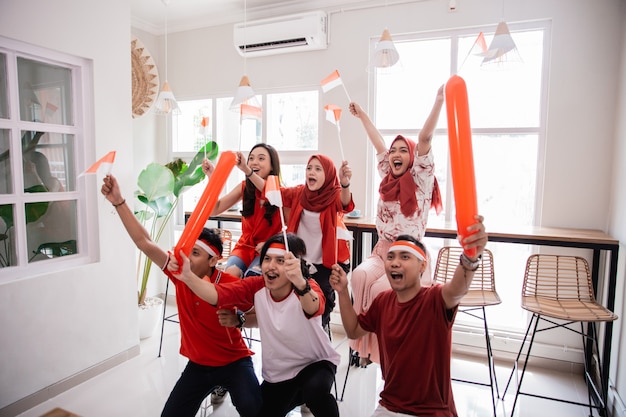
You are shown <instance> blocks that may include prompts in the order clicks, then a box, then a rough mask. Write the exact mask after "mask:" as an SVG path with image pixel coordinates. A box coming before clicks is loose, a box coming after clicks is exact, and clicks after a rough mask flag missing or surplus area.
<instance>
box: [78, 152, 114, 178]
mask: <svg viewBox="0 0 626 417" xmlns="http://www.w3.org/2000/svg"><path fill="white" fill-rule="evenodd" d="M113 162H115V151H111V152H109V153H108V154H106V155H104V156H103V157H102V158H100V159H99V160H98V161H97V162H96V163H95V164H93V165H92V166H90V167H89V168H88V169H87V170H86V171H85V172H83V174H95V173H96V172H98V170H99V169H100V168H101V167H107V170H108V171H109V172H110V171H111V167H112V166H113Z"/></svg>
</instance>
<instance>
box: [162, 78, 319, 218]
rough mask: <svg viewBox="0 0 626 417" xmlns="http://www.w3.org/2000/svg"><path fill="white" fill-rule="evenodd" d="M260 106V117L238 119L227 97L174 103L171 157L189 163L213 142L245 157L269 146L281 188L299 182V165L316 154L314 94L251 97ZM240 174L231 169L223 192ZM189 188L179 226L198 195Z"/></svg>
mask: <svg viewBox="0 0 626 417" xmlns="http://www.w3.org/2000/svg"><path fill="white" fill-rule="evenodd" d="M257 99H258V100H259V102H260V103H262V108H263V112H262V117H261V119H260V120H259V119H255V118H243V119H242V118H241V117H240V114H239V113H238V112H236V111H232V110H230V108H229V107H230V103H231V102H232V97H216V98H207V99H202V100H189V101H180V102H179V106H180V109H181V115H179V116H177V117H174V118H173V119H172V120H173V122H172V154H173V157H174V158H175V157H180V158H182V159H184V160H185V161H190V160H191V158H192V157H193V155H195V153H196V152H197V151H198V149H200V148H201V147H202V146H204V144H205V143H206V142H208V141H211V140H213V141H215V142H216V143H217V144H218V145H219V149H220V151H222V150H234V151H236V150H239V149H241V150H242V152H243V153H244V155H245V154H247V153H248V151H249V150H250V149H251V148H252V146H254V145H255V144H257V143H268V144H270V145H272V146H274V147H275V148H276V149H277V150H278V151H279V154H280V158H281V161H280V162H281V164H280V165H281V174H282V179H283V182H284V183H285V185H287V186H294V185H297V184H303V183H304V174H305V164H306V162H307V160H308V158H309V156H310V155H311V154H312V153H315V152H316V151H317V150H318V136H319V134H318V126H319V118H320V114H319V89H318V87H315V88H313V89H311V90H304V91H302V90H298V91H291V90H288V91H276V92H268V93H261V94H259V93H258V92H257ZM206 116H208V117H209V126H208V127H207V128H206V129H205V128H202V126H201V122H202V120H203V117H206ZM243 178H244V176H243V173H242V172H241V171H239V170H238V169H236V168H235V169H234V170H233V173H232V174H231V175H230V177H229V179H228V182H227V183H226V186H225V187H224V191H223V192H224V193H225V192H228V191H230V190H231V189H232V188H233V187H235V186H237V184H239V183H240V182H241V181H243ZM202 184H203V185H200V186H196V187H193V188H192V189H190V190H189V191H187V192H186V193H185V194H184V195H183V200H182V210H181V212H180V213H179V215H178V217H177V218H178V219H179V221H178V222H177V223H178V225H179V226H182V224H183V218H184V213H185V212H192V211H193V209H194V208H195V206H196V203H197V201H198V200H199V198H200V196H201V195H202V192H203V190H204V185H206V180H205V182H203V183H202Z"/></svg>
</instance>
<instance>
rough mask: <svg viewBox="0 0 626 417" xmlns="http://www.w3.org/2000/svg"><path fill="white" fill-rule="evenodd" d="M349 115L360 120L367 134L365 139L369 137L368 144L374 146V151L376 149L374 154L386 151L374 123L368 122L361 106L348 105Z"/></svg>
mask: <svg viewBox="0 0 626 417" xmlns="http://www.w3.org/2000/svg"><path fill="white" fill-rule="evenodd" d="M350 113H352V115H354V117H356V118H358V119H360V120H361V123H362V124H363V127H364V128H365V132H367V137H369V139H370V142H372V145H374V149H376V154H381V153H383V152H385V151H386V150H387V146H386V145H385V139H383V136H382V135H381V134H380V132H379V131H378V129H376V126H374V123H372V121H371V120H370V118H369V116H368V115H367V113H365V112H364V111H363V109H362V108H361V106H359V105H358V104H357V103H354V102H352V103H350Z"/></svg>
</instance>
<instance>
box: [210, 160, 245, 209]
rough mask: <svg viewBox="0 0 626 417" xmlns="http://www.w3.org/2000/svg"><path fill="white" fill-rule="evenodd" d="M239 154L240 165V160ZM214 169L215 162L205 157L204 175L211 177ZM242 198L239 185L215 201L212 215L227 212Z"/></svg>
mask: <svg viewBox="0 0 626 417" xmlns="http://www.w3.org/2000/svg"><path fill="white" fill-rule="evenodd" d="M240 153H241V152H239V154H240ZM239 154H238V155H237V158H238V159H237V160H238V165H237V166H238V167H239V161H240V158H239ZM240 169H241V168H240ZM213 171H215V166H214V165H213V163H212V162H211V161H209V160H208V159H206V158H204V159H203V160H202V172H204V175H206V176H207V178H211V175H213ZM242 198H243V191H242V190H241V187H240V186H237V187H235V188H233V189H232V190H230V192H229V193H228V194H226V195H225V196H223V197H222V198H220V199H219V200H217V203H215V207H213V211H211V215H212V216H215V215H217V214H221V213H223V212H225V211H226V210H228V209H229V208H231V207H232V206H234V205H235V204H237V203H238V202H239V201H241V199H242Z"/></svg>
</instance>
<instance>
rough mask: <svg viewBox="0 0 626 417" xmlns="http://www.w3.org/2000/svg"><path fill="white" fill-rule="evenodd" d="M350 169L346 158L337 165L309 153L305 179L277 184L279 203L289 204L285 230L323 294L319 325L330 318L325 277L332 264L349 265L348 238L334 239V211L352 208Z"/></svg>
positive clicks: (332, 301)
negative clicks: (302, 247)
mask: <svg viewBox="0 0 626 417" xmlns="http://www.w3.org/2000/svg"><path fill="white" fill-rule="evenodd" d="M350 178H352V170H351V169H350V167H349V166H348V161H343V163H342V164H341V167H340V168H339V177H338V176H337V170H336V169H335V165H334V164H333V161H332V160H331V159H330V158H329V157H327V156H325V155H313V156H311V157H310V158H309V161H308V163H307V166H306V182H305V184H303V185H297V186H295V187H287V188H281V195H282V198H283V206H284V207H290V208H291V212H290V215H289V223H288V225H287V231H288V232H291V233H295V234H296V235H297V236H298V237H300V238H301V239H302V240H304V242H305V244H306V252H307V253H306V255H305V256H304V259H305V260H306V261H307V262H308V263H309V264H312V265H313V268H312V270H311V275H312V277H313V278H314V279H315V281H317V283H318V284H319V285H320V287H321V288H322V290H323V291H324V296H325V297H326V308H325V310H324V314H323V315H322V325H323V326H324V327H326V325H327V324H328V323H329V321H330V312H331V311H332V310H333V308H334V307H335V292H334V290H333V289H332V288H331V286H330V283H329V282H328V278H329V277H330V273H331V271H332V269H331V268H332V266H333V265H334V264H339V265H341V267H342V268H343V269H344V270H345V271H348V270H349V269H350V251H349V248H348V242H347V241H345V240H337V214H338V213H340V214H341V215H343V214H344V213H348V212H350V211H352V210H353V209H354V202H353V201H352V193H351V192H350Z"/></svg>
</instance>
